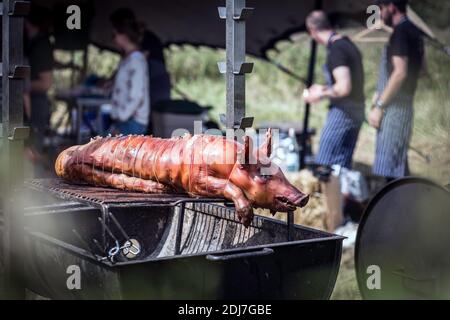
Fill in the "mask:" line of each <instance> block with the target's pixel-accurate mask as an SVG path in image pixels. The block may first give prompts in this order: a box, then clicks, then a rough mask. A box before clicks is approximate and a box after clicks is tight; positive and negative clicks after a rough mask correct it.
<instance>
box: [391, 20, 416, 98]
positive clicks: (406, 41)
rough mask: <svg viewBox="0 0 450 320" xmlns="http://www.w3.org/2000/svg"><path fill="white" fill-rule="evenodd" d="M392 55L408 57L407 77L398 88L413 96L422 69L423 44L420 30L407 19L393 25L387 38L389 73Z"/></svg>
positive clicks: (402, 92)
mask: <svg viewBox="0 0 450 320" xmlns="http://www.w3.org/2000/svg"><path fill="white" fill-rule="evenodd" d="M392 56H405V57H408V77H407V78H406V81H405V82H404V83H403V85H402V87H401V88H400V93H401V94H404V95H407V96H414V93H415V91H416V88H417V81H418V79H419V76H420V70H421V69H422V63H423V56H424V44H423V37H422V32H421V31H420V29H418V28H417V27H416V26H415V25H414V24H413V23H412V22H411V21H409V20H408V19H406V20H405V21H404V22H402V23H400V24H398V25H397V26H396V27H395V29H394V33H393V34H392V35H391V38H390V39H389V43H388V49H387V58H388V71H389V75H390V74H391V73H392V70H393V66H392Z"/></svg>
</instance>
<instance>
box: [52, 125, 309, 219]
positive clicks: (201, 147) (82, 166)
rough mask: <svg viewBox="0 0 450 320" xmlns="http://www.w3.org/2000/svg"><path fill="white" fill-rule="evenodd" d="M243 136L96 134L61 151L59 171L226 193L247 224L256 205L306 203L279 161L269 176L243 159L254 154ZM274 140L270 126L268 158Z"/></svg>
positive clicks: (173, 189)
mask: <svg viewBox="0 0 450 320" xmlns="http://www.w3.org/2000/svg"><path fill="white" fill-rule="evenodd" d="M245 141H246V143H245V144H244V145H241V144H239V143H237V142H236V141H234V140H227V139H226V138H225V137H222V136H212V135H194V136H190V135H185V136H184V137H179V138H171V139H161V138H153V137H150V136H137V135H130V136H119V137H105V138H100V137H97V138H94V139H92V140H91V142H89V143H87V144H85V145H79V146H73V147H70V148H68V149H66V150H64V151H63V152H61V154H60V155H59V156H58V158H57V160H56V163H55V171H56V174H57V175H58V176H59V177H61V178H63V179H65V180H67V181H70V182H85V183H89V184H92V185H96V186H106V187H113V188H117V189H122V190H130V191H139V192H146V193H187V194H189V195H191V196H204V197H222V198H225V199H228V200H231V201H233V202H234V204H235V206H236V212H237V214H238V217H239V219H240V221H241V222H242V223H243V224H244V225H246V226H248V225H249V224H250V223H251V221H252V218H253V207H260V208H267V209H270V210H271V211H283V210H284V211H289V210H291V209H292V208H295V206H304V205H305V204H306V202H307V201H308V197H307V196H306V195H305V194H303V193H302V192H301V191H299V190H298V189H296V188H294V187H293V186H292V185H291V184H290V183H289V182H288V181H287V179H286V178H285V177H284V175H283V174H282V173H281V171H280V170H279V168H278V167H276V168H277V171H276V174H274V175H273V176H272V177H270V178H268V177H267V176H265V175H262V174H260V169H261V164H259V163H255V164H247V163H245V159H248V158H249V157H250V156H249V152H250V151H249V150H250V148H249V145H248V143H247V141H248V140H245ZM270 142H271V131H270V132H269V133H268V138H267V140H266V143H265V144H263V147H262V148H263V150H262V151H261V150H260V151H259V153H260V154H261V155H262V156H263V157H266V159H269V157H270V150H271V149H270ZM242 159H244V160H242ZM269 163H270V160H269Z"/></svg>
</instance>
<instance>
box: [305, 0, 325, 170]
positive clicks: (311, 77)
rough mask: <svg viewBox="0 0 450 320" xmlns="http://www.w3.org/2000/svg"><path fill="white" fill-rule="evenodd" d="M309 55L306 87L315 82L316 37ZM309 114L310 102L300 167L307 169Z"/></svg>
mask: <svg viewBox="0 0 450 320" xmlns="http://www.w3.org/2000/svg"><path fill="white" fill-rule="evenodd" d="M314 7H315V10H320V9H321V8H322V0H316V2H315V5H314ZM310 50H311V51H310V56H309V65H308V76H307V79H306V87H307V88H309V87H310V86H311V85H312V84H313V83H314V67H315V65H316V58H317V43H316V41H314V39H311V49H310ZM309 114H310V104H309V103H306V104H305V115H304V118H303V133H302V137H301V150H300V169H305V168H306V164H305V158H306V151H307V150H306V147H307V142H308V130H309Z"/></svg>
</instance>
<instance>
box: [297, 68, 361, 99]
mask: <svg viewBox="0 0 450 320" xmlns="http://www.w3.org/2000/svg"><path fill="white" fill-rule="evenodd" d="M333 77H334V79H335V80H336V83H335V84H334V85H333V86H332V87H328V86H323V85H318V84H314V85H312V86H311V87H310V88H309V89H306V90H305V91H304V92H303V98H304V99H305V101H306V102H307V103H318V102H319V101H320V100H322V99H324V98H343V97H347V96H348V95H350V93H351V92H352V80H351V74H350V68H349V67H345V66H341V67H337V68H335V69H334V70H333Z"/></svg>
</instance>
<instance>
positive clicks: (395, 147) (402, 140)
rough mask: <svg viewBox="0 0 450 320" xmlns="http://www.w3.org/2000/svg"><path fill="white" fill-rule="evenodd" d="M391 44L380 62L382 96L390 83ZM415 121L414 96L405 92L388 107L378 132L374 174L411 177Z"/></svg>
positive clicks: (379, 80) (378, 88)
mask: <svg viewBox="0 0 450 320" xmlns="http://www.w3.org/2000/svg"><path fill="white" fill-rule="evenodd" d="M387 59H388V58H387V45H386V46H385V48H384V52H383V55H382V57H381V62H380V70H379V78H378V84H377V92H378V93H382V92H383V91H384V89H385V88H386V85H387V82H388V80H389V70H388V60H387ZM413 120H414V110H413V97H412V96H406V95H402V94H401V93H400V94H399V95H397V97H395V98H394V100H393V101H392V102H391V103H389V105H387V106H386V109H385V114H384V117H383V119H382V121H381V125H380V128H379V129H378V131H377V143H376V150H375V163H374V165H373V173H374V174H376V175H379V176H383V177H388V178H399V177H403V176H406V175H408V174H409V169H408V147H409V142H410V140H411V135H412V127H413Z"/></svg>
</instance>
